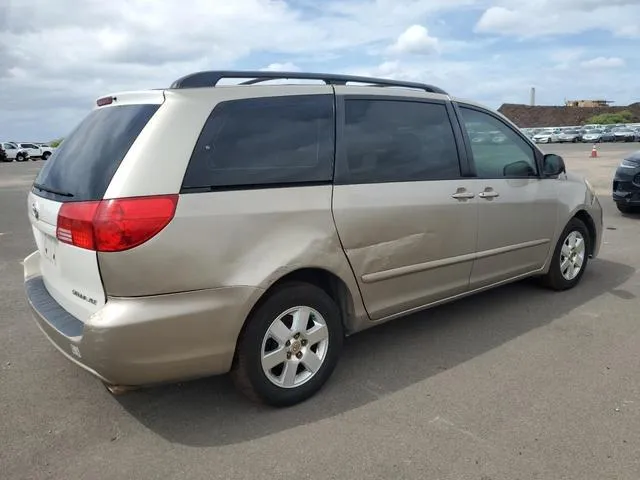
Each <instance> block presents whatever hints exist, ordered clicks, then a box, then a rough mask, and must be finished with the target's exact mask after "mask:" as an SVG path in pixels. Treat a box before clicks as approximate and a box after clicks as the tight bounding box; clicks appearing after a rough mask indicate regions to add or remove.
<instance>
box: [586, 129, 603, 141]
mask: <svg viewBox="0 0 640 480" xmlns="http://www.w3.org/2000/svg"><path fill="white" fill-rule="evenodd" d="M602 134H603V132H602V131H600V130H586V131H585V132H584V133H583V134H582V141H583V142H587V143H600V142H602Z"/></svg>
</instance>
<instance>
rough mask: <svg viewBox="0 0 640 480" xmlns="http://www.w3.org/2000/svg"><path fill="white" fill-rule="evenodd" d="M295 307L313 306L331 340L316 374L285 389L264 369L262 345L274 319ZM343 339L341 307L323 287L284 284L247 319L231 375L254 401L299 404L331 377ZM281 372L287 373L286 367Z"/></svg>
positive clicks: (286, 404)
mask: <svg viewBox="0 0 640 480" xmlns="http://www.w3.org/2000/svg"><path fill="white" fill-rule="evenodd" d="M296 306H306V307H311V308H312V309H314V310H316V311H317V312H318V313H319V314H320V315H322V317H323V318H324V321H325V323H326V326H327V329H328V340H329V342H328V346H327V350H326V353H325V357H324V360H323V362H322V363H321V366H320V368H319V369H318V370H317V371H316V373H315V374H314V375H313V376H311V378H309V379H308V380H307V381H306V382H305V383H302V384H301V385H299V386H297V387H291V388H284V387H281V386H278V385H276V384H274V383H272V381H271V380H269V378H268V377H267V374H266V373H265V372H264V371H263V369H262V361H261V356H262V344H263V339H264V338H265V336H266V334H267V331H268V329H269V327H270V326H271V324H272V322H273V321H274V320H275V319H276V318H278V317H279V316H280V315H282V314H283V313H284V312H286V311H287V310H289V309H290V308H293V307H296ZM287 327H288V325H287ZM343 340H344V332H343V328H342V321H341V315H340V310H339V309H338V307H337V306H336V304H335V302H334V301H333V300H332V299H331V297H329V295H327V294H326V293H325V292H324V290H322V289H320V288H318V287H316V286H315V285H311V284H308V283H302V282H291V283H286V284H283V285H282V286H281V287H279V288H277V289H276V290H275V291H274V292H273V293H272V294H270V295H269V297H267V298H266V299H265V300H264V301H263V302H262V303H261V304H260V305H259V306H258V307H257V308H256V309H255V310H254V311H253V313H252V314H251V315H250V316H249V318H248V319H247V323H246V325H245V328H244V331H243V332H242V334H241V335H240V339H239V340H238V347H237V350H236V357H235V359H234V363H233V367H232V368H231V378H232V379H233V382H234V384H235V385H236V387H237V388H238V389H239V390H240V391H241V392H242V393H243V394H245V395H246V396H247V397H249V398H250V399H252V400H254V401H258V402H263V403H266V404H268V405H271V406H274V407H286V406H290V405H294V404H296V403H300V402H302V401H304V400H306V399H308V398H309V397H311V396H313V395H314V394H315V393H316V392H317V391H318V390H320V388H322V386H323V385H324V384H325V382H326V381H327V380H328V379H329V377H330V376H331V374H332V373H333V370H334V368H335V366H336V364H337V363H338V358H339V356H340V351H341V350H342V343H343ZM292 347H293V345H292ZM285 348H286V347H285ZM302 363H303V362H301V364H302ZM276 368H277V367H276ZM283 368H284V367H283ZM282 374H283V375H284V370H283V373H282Z"/></svg>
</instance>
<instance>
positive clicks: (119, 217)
mask: <svg viewBox="0 0 640 480" xmlns="http://www.w3.org/2000/svg"><path fill="white" fill-rule="evenodd" d="M177 204H178V195H158V196H153V197H133V198H118V199H113V200H100V201H96V202H68V203H65V204H63V205H62V207H61V208H60V212H59V213H58V227H57V230H56V236H57V237H58V240H60V241H61V242H64V243H68V244H70V245H74V246H76V247H80V248H86V249H88V250H96V251H98V252H120V251H123V250H128V249H130V248H133V247H137V246H138V245H141V244H143V243H145V242H146V241H148V240H149V239H151V238H153V237H154V236H155V235H157V234H158V233H159V232H160V231H161V230H162V229H163V228H164V227H166V226H167V225H168V224H169V222H170V221H171V220H172V219H173V216H174V215H175V211H176V206H177Z"/></svg>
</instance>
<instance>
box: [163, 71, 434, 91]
mask: <svg viewBox="0 0 640 480" xmlns="http://www.w3.org/2000/svg"><path fill="white" fill-rule="evenodd" d="M223 78H238V79H242V78H246V79H249V80H247V81H245V82H242V83H240V85H255V84H256V83H261V82H267V81H269V80H290V79H295V80H321V81H323V82H324V83H326V84H327V85H346V84H347V82H353V83H364V84H368V85H372V86H377V87H405V88H415V89H418V90H424V91H426V92H431V93H441V94H444V95H447V92H445V91H444V90H442V89H441V88H438V87H436V86H434V85H428V84H425V83H418V82H402V81H398V80H390V79H386V78H373V77H359V76H354V75H335V74H330V73H302V72H263V71H234V70H214V71H205V72H195V73H191V74H189V75H186V76H184V77H182V78H179V79H178V80H176V81H175V82H173V83H172V84H171V87H170V88H173V89H180V88H207V87H215V86H216V85H217V84H218V82H219V81H220V80H222V79H223Z"/></svg>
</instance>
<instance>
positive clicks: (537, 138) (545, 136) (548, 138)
mask: <svg viewBox="0 0 640 480" xmlns="http://www.w3.org/2000/svg"><path fill="white" fill-rule="evenodd" d="M558 137H559V132H558V131H551V130H547V131H543V132H539V133H536V134H535V135H534V136H533V141H534V142H535V143H555V142H557V141H558Z"/></svg>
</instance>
